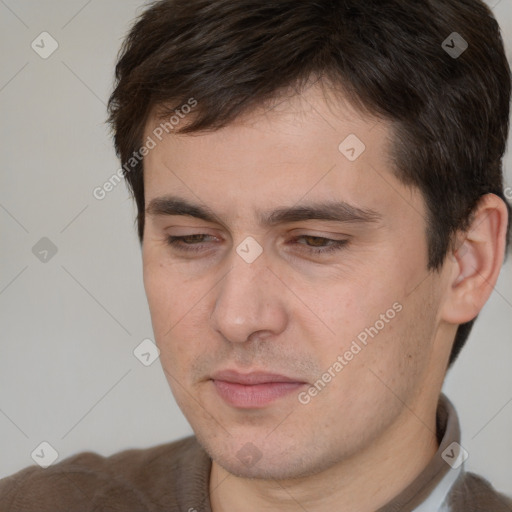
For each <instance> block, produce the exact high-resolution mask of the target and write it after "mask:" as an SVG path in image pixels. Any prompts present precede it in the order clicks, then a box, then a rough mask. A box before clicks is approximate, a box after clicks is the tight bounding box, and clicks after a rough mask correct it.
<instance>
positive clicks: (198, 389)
mask: <svg viewBox="0 0 512 512" xmlns="http://www.w3.org/2000/svg"><path fill="white" fill-rule="evenodd" d="M326 99H327V98H326V97H325V95H324V93H323V91H322V90H321V89H320V88H319V87H317V86H313V87H310V88H309V89H307V90H306V91H305V92H304V93H303V94H302V95H301V96H294V97H292V98H288V99H286V100H285V101H280V102H276V103H277V106H275V108H273V109H271V110H268V109H267V110H264V109H260V110H256V111H253V112H251V113H250V114H247V115H244V116H243V117H242V118H239V119H237V120H236V121H235V122H233V123H232V124H230V125H229V126H227V127H225V128H222V129H220V130H217V131H213V132H205V133H198V134H191V135H176V134H172V133H171V134H169V135H167V136H165V137H164V138H163V140H162V141H161V142H159V143H158V144H157V146H156V147H155V148H154V149H152V150H151V151H150V152H149V154H148V155H147V156H146V157H145V163H144V165H145V170H144V185H145V199H146V206H148V205H149V204H150V201H151V200H152V199H154V198H157V197H162V196H165V195H171V194H172V195H173V196H178V197H180V198H183V199H186V200H187V201H190V202H193V203H197V204H199V205H202V206H208V207H209V208H210V209H212V210H213V211H214V212H215V215H216V219H217V220H216V221H215V222H206V221H204V220H201V219H197V218H193V217H190V216H176V215H174V216H166V215H153V214H150V213H148V214H147V215H146V225H145V235H144V241H143V246H142V249H143V264H144V285H145V289H146V294H147V298H148V303H149V307H150V312H151V318H152V323H153V329H154V333H155V340H156V343H157V345H158V347H159V349H160V351H161V354H160V359H161V364H162V367H163V369H164V372H165V375H166V378H167V380H168V382H169V385H170V386H171V389H172V392H173V394H174V396H175V398H176V401H177V403H178V405H179V406H180V408H181V410H182V411H183V413H184V415H185V416H186V418H187V420H188V421H189V423H190V424H191V426H192V428H193V430H194V432H195V433H196V436H197V438H198V440H199V442H200V443H201V444H202V445H203V446H204V448H205V449H206V450H207V451H208V453H209V454H210V456H211V457H212V459H213V465H212V472H211V480H210V491H211V502H212V508H213V510H214V511H215V512H220V511H223V510H226V511H227V510H242V509H243V510H245V511H252V510H262V509H263V507H267V508H266V509H267V510H302V507H304V508H305V509H306V510H318V511H323V510H342V509H349V510H358V511H371V510H375V509H376V508H378V507H379V506H382V505H384V504H385V503H387V502H388V501H389V500H390V499H392V498H393V497H394V496H395V495H396V494H398V493H399V492H400V491H401V490H402V489H403V488H405V487H406V485H407V484H409V483H410V482H411V481H412V480H413V479H414V478H415V477H416V476H417V475H418V474H419V473H420V471H421V470H422V469H423V468H424V467H425V465H426V464H427V463H428V461H429V460H430V459H431V457H432V456H433V455H434V453H435V451H436V450H437V446H438V445H437V440H436V437H435V412H436V406H437V399H438V396H439V393H440V389H441V386H442V382H443V379H444V375H445V371H446V366H447V362H448V357H449V354H450V349H451V345H452V342H453V338H454V336H455V331H456V327H457V324H458V323H462V322H464V321H468V320H470V319H471V318H473V317H474V316H475V315H476V314H477V313H478V311H479V310H480V309H481V307H482V306H483V304H484V303H485V301H486V300H487V298H488V296H489V294H490V292H491V291H492V286H493V284H494V283H495V282H496V279H497V276H498V273H499V268H500V267H501V263H502V258H503V255H502V253H503V248H504V245H503V244H504V236H505V227H506V209H505V206H504V204H503V203H502V202H501V200H499V199H498V198H497V197H496V196H492V195H488V196H485V201H483V202H482V207H481V208H480V209H479V210H478V212H477V216H476V220H475V223H474V226H476V227H475V229H473V230H470V232H469V234H466V235H465V236H464V237H462V238H461V241H460V244H459V246H460V249H459V252H458V253H457V254H456V255H455V256H451V257H449V258H447V260H446V263H445V265H444V266H443V267H442V269H441V270H440V272H428V271H427V245H426V236H425V226H426V214H425V211H426V209H425V205H424V202H423V198H422V196H421V194H420V193H419V191H418V190H416V189H413V188H410V187H405V186H404V185H403V184H401V183H400V182H399V181H398V180H397V179H396V178H395V177H394V175H393V171H392V170H393V164H392V162H391V160H390V158H389V156H388V155H389V145H390V138H391V136H392V131H391V126H390V125H389V124H388V123H386V122H384V121H382V120H380V121H378V120H376V119H373V118H371V117H367V116H363V115H361V114H360V113H358V112H356V111H355V110H354V109H353V108H352V107H351V106H350V105H349V104H348V103H347V102H344V101H340V99H339V98H338V99H337V100H336V101H334V102H333V101H326ZM185 121H186V120H185ZM157 124H158V121H157V120H156V119H155V118H154V117H151V118H150V119H149V121H148V123H147V126H146V133H145V137H146V136H147V135H150V134H151V130H152V129H153V128H154V126H156V125H157ZM349 134H356V135H357V137H358V138H359V139H360V140H361V141H363V142H364V144H365V146H366V149H365V151H364V152H363V153H362V154H361V155H360V156H359V157H358V158H357V159H356V160H355V161H349V159H347V158H346V157H345V156H344V154H342V153H341V152H340V151H339V149H338V146H339V144H340V143H341V142H342V141H343V140H344V139H345V138H346V137H347V136H348V135H349ZM326 200H343V201H346V202H347V203H350V204H352V205H354V206H357V207H358V208H362V209H372V210H374V211H375V212H377V213H378V214H379V215H380V216H381V219H380V220H379V221H377V222H369V223H361V222H360V223H358V222H333V221H324V220H314V219H313V220H311V219H310V220H302V221H299V222H291V223H286V224H282V225H277V226H272V227H267V226H263V225H260V223H259V221H258V217H257V215H256V213H257V212H260V211H261V212H267V211H270V210H273V209H275V208H281V207H289V206H296V205H298V204H305V203H310V202H320V201H326ZM200 234H204V235H207V236H206V237H203V238H199V239H198V240H194V238H192V239H189V245H192V244H193V243H195V244H196V245H198V244H199V245H201V246H202V249H201V250H200V251H199V252H197V253H192V252H184V251H179V250H178V249H177V248H175V247H173V246H171V245H169V244H168V243H167V240H166V239H167V236H169V235H173V236H184V235H200ZM301 235H302V236H303V237H305V238H299V239H295V238H294V237H299V236H301ZM248 236H251V237H253V238H254V239H255V240H256V241H257V242H258V243H259V245H260V246H261V248H262V250H263V252H262V254H261V255H260V256H259V257H258V258H257V259H256V260H255V261H254V262H252V263H247V262H246V261H244V260H243V259H242V258H241V257H240V255H239V254H238V253H237V252H236V248H237V247H238V246H239V245H240V244H241V243H242V242H243V241H244V240H245V239H246V237H248ZM309 237H325V238H329V239H346V240H348V242H347V244H346V245H345V246H344V247H343V248H342V249H341V250H339V251H334V252H332V253H330V254H326V255H323V256H322V255H314V254H313V253H309V252H308V246H309V247H313V248H314V247H321V246H322V242H321V241H319V240H318V239H314V238H313V239H311V238H309ZM326 243H327V242H323V244H326ZM393 304H399V305H400V306H401V309H400V311H399V312H397V313H396V315H394V317H393V318H392V319H390V320H389V321H388V322H386V323H385V326H384V327H383V328H382V329H380V330H379V332H378V334H377V335H375V336H374V337H373V338H368V342H367V345H366V346H362V345H361V344H360V343H359V345H361V346H362V349H361V350H360V351H359V352H358V353H357V354H356V355H354V357H353V358H352V359H351V360H350V361H346V363H347V364H344V365H343V369H342V370H341V371H337V372H336V371H334V372H333V371H332V370H331V373H332V374H333V375H334V377H332V378H331V380H330V382H328V383H327V384H326V386H325V387H324V388H323V389H322V390H321V391H320V392H318V393H317V394H316V395H315V396H314V397H311V400H310V401H309V402H308V403H307V404H304V403H301V402H300V401H299V399H298V391H296V392H292V393H290V394H288V395H286V396H284V397H281V398H279V399H277V400H275V401H274V402H272V403H271V404H269V405H267V406H265V407H261V408H256V409H250V410H249V409H244V408H236V407H233V406H231V405H229V404H227V403H226V402H225V401H224V400H223V399H222V398H221V397H220V396H219V394H218V393H217V391H216V388H215V386H214V384H213V382H212V381H211V376H212V374H213V373H214V372H216V371H219V370H224V369H235V370H238V371H239V372H241V373H248V372H252V371H265V372H273V373H279V374H283V375H286V376H289V377H294V378H296V380H299V381H302V382H306V383H307V384H305V385H304V386H303V387H302V388H301V390H300V391H305V390H306V391H307V389H308V386H311V385H313V384H314V383H315V382H316V381H317V380H318V379H319V378H320V377H321V376H322V374H323V373H324V372H326V371H327V370H328V369H329V368H332V367H333V364H334V363H335V362H336V361H337V360H338V359H337V358H338V356H340V355H343V354H345V352H346V351H347V350H349V349H350V347H351V343H352V342H353V340H356V339H357V336H358V334H360V333H361V332H362V331H364V330H365V328H369V327H371V326H375V325H376V321H378V320H379V319H380V318H382V317H381V315H382V314H385V313H386V311H387V310H389V309H390V308H392V306H393ZM303 396H304V395H303ZM244 446H245V448H243V447H244ZM242 448H243V450H242V452H240V450H241V449H242ZM244 450H245V452H244ZM247 452H249V454H250V455H252V457H253V460H252V462H250V463H248V462H247V460H245V461H244V460H242V457H241V456H240V453H247ZM412 454H414V455H412Z"/></svg>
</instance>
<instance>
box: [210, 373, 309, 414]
mask: <svg viewBox="0 0 512 512" xmlns="http://www.w3.org/2000/svg"><path fill="white" fill-rule="evenodd" d="M211 381H212V382H213V385H214V387H215V390H216V391H217V393H218V395H219V396H220V397H221V398H222V399H223V400H224V401H225V402H226V403H227V404H229V405H231V406H232V407H236V408H241V409H257V408H262V407H265V406H267V405H269V404H271V403H272V402H274V401H276V400H278V399H280V398H284V397H285V396H288V395H290V394H291V393H292V392H294V391H298V390H299V389H300V388H301V387H302V386H306V385H307V383H306V382H304V381H303V380H301V379H299V378H295V377H288V376H286V375H280V374H275V373H265V372H252V373H246V374H242V373H239V372H237V371H234V370H224V371H221V372H217V373H215V374H214V375H213V376H212V377H211Z"/></svg>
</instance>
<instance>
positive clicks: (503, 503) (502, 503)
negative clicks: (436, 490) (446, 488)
mask: <svg viewBox="0 0 512 512" xmlns="http://www.w3.org/2000/svg"><path fill="white" fill-rule="evenodd" d="M449 505H450V507H451V508H450V510H454V511H459V510H461V511H464V512H489V511H490V510H492V511H493V512H512V498H511V497H510V496H507V495H505V494H503V493H501V492H499V491H497V490H496V489H495V488H494V487H493V486H492V484H491V483H490V482H489V481H488V480H486V479H485V478H483V477H482V476H480V475H476V474H475V473H470V472H466V473H464V474H463V476H462V477H461V478H459V479H458V480H457V482H456V483H455V484H454V486H453V488H452V490H451V492H450V499H449Z"/></svg>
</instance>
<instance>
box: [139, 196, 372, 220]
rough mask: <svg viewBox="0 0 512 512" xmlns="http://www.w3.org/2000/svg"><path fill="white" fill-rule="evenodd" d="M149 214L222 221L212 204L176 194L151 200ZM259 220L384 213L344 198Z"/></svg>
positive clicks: (351, 217) (281, 211) (342, 217)
mask: <svg viewBox="0 0 512 512" xmlns="http://www.w3.org/2000/svg"><path fill="white" fill-rule="evenodd" d="M146 214H147V215H151V216H171V215H183V216H188V217H195V218H197V219H201V220H204V221H206V222H212V223H214V222H217V223H218V222H219V219H218V217H217V215H216V214H215V212H213V210H211V209H210V208H209V207H207V206H201V205H199V204H194V203H192V202H190V201H188V200H186V199H182V198H180V197H176V196H164V197H156V198H154V199H152V200H151V201H150V202H149V205H148V207H147V208H146ZM258 220H259V222H260V224H261V225H262V226H266V227H272V226H276V225H279V224H285V223H291V222H300V221H305V220H326V221H334V222H356V223H375V222H378V221H380V220H382V215H381V214H380V213H378V212H376V211H375V210H372V209H364V208H358V207H356V206H354V205H351V204H349V203H347V202H345V201H324V202H313V203H305V204H301V205H297V206H291V207H284V208H277V209H275V210H272V211H269V212H258ZM221 224H222V223H221Z"/></svg>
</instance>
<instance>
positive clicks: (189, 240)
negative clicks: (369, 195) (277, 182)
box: [167, 234, 348, 255]
mask: <svg viewBox="0 0 512 512" xmlns="http://www.w3.org/2000/svg"><path fill="white" fill-rule="evenodd" d="M205 238H210V239H212V238H213V239H215V238H216V237H214V236H212V235H206V234H194V235H184V236H168V237H167V243H168V244H169V245H171V246H173V247H174V248H175V249H177V250H178V251H182V252H200V251H203V250H204V249H205V248H204V247H203V245H202V244H203V243H204V242H205ZM301 239H303V240H306V241H307V243H306V244H303V243H298V242H297V241H298V240H301ZM291 241H292V243H296V245H299V246H302V248H301V249H300V250H305V251H306V252H309V253H310V254H316V255H322V254H328V253H332V252H334V251H339V250H341V249H343V248H344V247H345V246H346V245H347V243H348V239H341V240H333V239H331V238H325V237H322V236H314V235H301V236H297V237H295V238H293V239H292V240H291ZM309 242H312V244H310V243H309Z"/></svg>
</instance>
